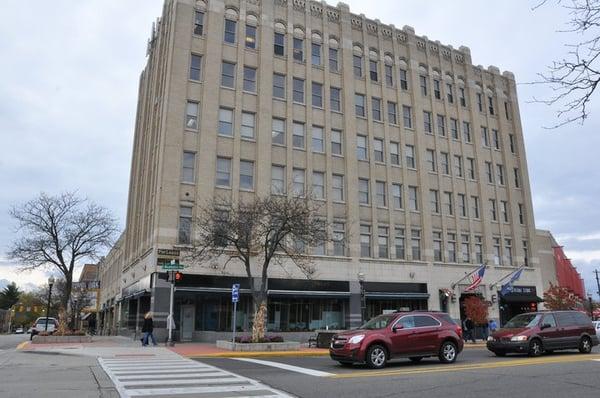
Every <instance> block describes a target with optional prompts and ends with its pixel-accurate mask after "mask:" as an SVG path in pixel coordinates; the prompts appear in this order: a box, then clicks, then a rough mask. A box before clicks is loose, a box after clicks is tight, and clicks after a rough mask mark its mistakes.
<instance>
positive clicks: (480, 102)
mask: <svg viewBox="0 0 600 398" xmlns="http://www.w3.org/2000/svg"><path fill="white" fill-rule="evenodd" d="M476 95H477V109H479V112H483V96H482V94H481V93H477V94H476Z"/></svg>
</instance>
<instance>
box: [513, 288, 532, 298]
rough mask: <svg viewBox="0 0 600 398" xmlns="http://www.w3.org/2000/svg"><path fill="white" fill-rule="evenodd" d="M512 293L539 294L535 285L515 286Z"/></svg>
mask: <svg viewBox="0 0 600 398" xmlns="http://www.w3.org/2000/svg"><path fill="white" fill-rule="evenodd" d="M511 293H513V294H525V295H528V296H535V295H536V294H537V291H536V289H535V286H513V289H512V292H511Z"/></svg>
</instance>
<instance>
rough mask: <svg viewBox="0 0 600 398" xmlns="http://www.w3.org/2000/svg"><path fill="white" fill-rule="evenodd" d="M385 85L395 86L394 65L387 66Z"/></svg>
mask: <svg viewBox="0 0 600 398" xmlns="http://www.w3.org/2000/svg"><path fill="white" fill-rule="evenodd" d="M384 68H385V84H387V85H388V86H389V87H393V86H394V77H393V73H394V72H393V68H392V65H385V66H384Z"/></svg>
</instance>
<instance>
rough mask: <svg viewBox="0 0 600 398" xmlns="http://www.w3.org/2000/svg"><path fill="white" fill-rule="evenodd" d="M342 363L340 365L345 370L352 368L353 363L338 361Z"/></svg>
mask: <svg viewBox="0 0 600 398" xmlns="http://www.w3.org/2000/svg"><path fill="white" fill-rule="evenodd" d="M338 362H339V363H340V365H342V366H343V367H345V368H349V367H350V366H352V362H346V361H338Z"/></svg>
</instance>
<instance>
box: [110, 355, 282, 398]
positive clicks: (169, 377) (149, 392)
mask: <svg viewBox="0 0 600 398" xmlns="http://www.w3.org/2000/svg"><path fill="white" fill-rule="evenodd" d="M98 362H99V363H100V366H102V368H103V369H104V371H105V372H106V374H107V375H108V376H109V377H110V378H111V380H112V381H113V383H114V384H115V388H116V389H117V390H118V391H119V394H120V395H121V398H129V397H156V396H163V397H167V396H177V397H178V398H184V397H186V396H189V397H197V398H229V397H232V398H233V397H235V398H245V397H248V398H250V397H252V398H267V397H268V398H283V397H287V398H291V396H290V395H287V394H285V393H283V392H281V391H277V390H275V389H273V388H271V387H269V386H266V385H264V384H261V383H259V382H258V381H256V380H252V379H248V378H246V377H242V376H239V375H236V374H234V373H231V372H227V371H225V370H223V369H219V368H217V367H214V366H211V365H207V364H205V363H201V362H198V361H193V360H191V359H187V358H183V357H180V356H176V355H170V356H164V357H148V358H139V357H138V358H135V357H132V358H98Z"/></svg>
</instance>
